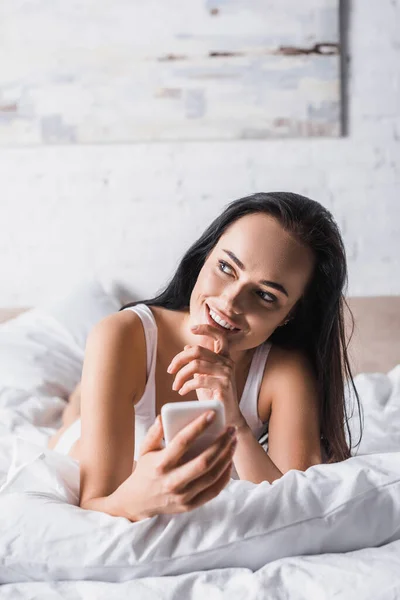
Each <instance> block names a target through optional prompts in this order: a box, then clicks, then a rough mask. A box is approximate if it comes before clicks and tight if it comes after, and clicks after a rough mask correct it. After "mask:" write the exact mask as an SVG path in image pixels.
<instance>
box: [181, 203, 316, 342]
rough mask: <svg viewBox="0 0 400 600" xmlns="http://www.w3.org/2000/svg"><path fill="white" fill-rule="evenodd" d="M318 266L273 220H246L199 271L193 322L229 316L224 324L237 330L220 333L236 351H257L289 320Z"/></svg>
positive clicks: (260, 217) (192, 301) (224, 238)
mask: <svg viewBox="0 0 400 600" xmlns="http://www.w3.org/2000/svg"><path fill="white" fill-rule="evenodd" d="M314 264H315V258H314V255H313V253H312V251H311V250H310V249H309V248H307V247H305V246H303V245H301V244H300V243H299V242H298V241H296V240H295V239H294V238H293V237H292V236H291V235H289V234H288V233H286V232H285V231H284V230H283V229H282V227H281V225H280V224H279V222H278V221H277V220H275V219H274V218H273V217H270V216H269V215H266V214H260V213H255V214H251V215H246V216H245V217H241V218H240V219H238V220H237V221H235V222H234V223H232V225H230V227H229V228H228V229H227V230H226V231H225V233H224V234H223V235H222V236H221V238H220V239H219V241H218V243H217V245H216V246H215V247H214V249H213V250H212V252H211V253H210V254H209V256H208V258H207V259H206V261H205V263H204V265H203V268H202V269H201V271H200V273H199V276H198V278H197V281H196V285H195V286H194V288H193V291H192V295H191V298H190V321H191V324H200V323H210V322H211V323H214V321H210V319H211V318H212V316H215V314H217V315H219V317H220V318H222V319H224V317H225V319H224V320H225V325H226V323H227V322H228V323H230V325H231V327H232V326H233V325H234V326H235V330H228V329H226V328H223V329H221V331H224V332H226V335H227V338H228V340H229V342H230V347H231V348H232V350H246V349H249V348H254V347H256V346H258V345H259V344H261V343H263V342H264V341H265V340H267V339H268V338H269V337H270V335H271V334H272V333H273V331H274V330H275V329H276V328H277V327H278V326H279V325H281V324H282V323H283V322H284V321H285V319H286V318H287V317H289V316H290V315H289V313H290V311H291V309H292V308H294V306H295V304H296V302H297V301H298V300H299V299H300V297H301V296H302V294H303V292H304V290H305V287H306V285H307V283H308V281H309V280H310V278H311V276H312V273H313V268H314ZM210 309H211V314H210ZM222 325H224V323H223V324H222ZM216 326H217V325H216ZM217 327H218V326H217ZM219 327H221V325H219Z"/></svg>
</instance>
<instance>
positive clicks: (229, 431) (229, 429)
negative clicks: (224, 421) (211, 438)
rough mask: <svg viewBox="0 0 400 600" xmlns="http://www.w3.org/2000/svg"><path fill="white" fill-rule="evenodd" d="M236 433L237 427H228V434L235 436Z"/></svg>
mask: <svg viewBox="0 0 400 600" xmlns="http://www.w3.org/2000/svg"><path fill="white" fill-rule="evenodd" d="M235 433H236V427H228V434H229V435H230V436H232V437H233V436H234V435H235Z"/></svg>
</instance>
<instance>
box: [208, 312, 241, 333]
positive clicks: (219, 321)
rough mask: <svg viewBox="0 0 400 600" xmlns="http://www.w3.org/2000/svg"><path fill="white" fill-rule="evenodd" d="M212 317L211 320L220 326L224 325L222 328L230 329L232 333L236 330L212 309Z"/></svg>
mask: <svg viewBox="0 0 400 600" xmlns="http://www.w3.org/2000/svg"><path fill="white" fill-rule="evenodd" d="M210 315H211V318H212V319H213V320H214V321H216V322H217V323H218V324H219V325H222V327H225V329H230V330H231V331H232V329H235V328H234V327H232V326H231V325H229V323H227V322H226V321H224V320H223V319H221V317H219V316H218V315H217V314H216V313H215V312H214V311H212V310H211V309H210Z"/></svg>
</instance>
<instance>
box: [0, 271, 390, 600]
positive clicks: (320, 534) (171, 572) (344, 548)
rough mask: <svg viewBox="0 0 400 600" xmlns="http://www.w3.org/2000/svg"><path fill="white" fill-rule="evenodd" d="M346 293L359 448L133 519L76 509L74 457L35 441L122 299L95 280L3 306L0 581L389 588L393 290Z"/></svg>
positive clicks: (53, 422)
mask: <svg viewBox="0 0 400 600" xmlns="http://www.w3.org/2000/svg"><path fill="white" fill-rule="evenodd" d="M348 302H349V306H350V308H351V310H352V312H353V315H354V318H355V331H354V336H353V338H352V340H351V342H350V346H349V352H350V361H351V366H352V370H353V374H354V375H356V378H355V381H356V386H357V389H358V392H359V394H360V396H361V399H362V402H363V407H364V418H365V439H364V441H363V443H362V444H361V446H360V448H359V450H358V452H357V455H355V456H354V457H352V458H351V459H349V460H348V461H345V462H344V463H341V464H337V465H317V466H315V467H311V468H310V469H308V470H307V472H306V473H302V472H298V471H291V472H289V473H286V474H285V476H284V477H283V478H281V479H280V480H278V481H277V482H274V483H273V484H268V483H267V482H263V483H262V484H259V485H255V484H251V483H250V482H243V481H242V482H241V481H236V482H235V481H233V480H232V481H231V483H230V484H229V485H228V486H227V488H226V490H224V491H223V492H222V493H221V494H220V496H219V497H218V498H216V499H214V500H213V501H211V502H210V503H208V505H206V506H204V507H201V508H200V509H198V510H196V511H194V513H195V514H194V513H193V514H189V513H188V514H187V515H180V516H179V518H166V517H165V518H164V517H155V518H153V519H146V520H145V521H144V522H140V523H136V524H132V523H130V522H128V521H127V520H126V519H122V518H114V517H110V516H109V515H103V514H100V513H94V512H92V511H83V510H82V509H80V508H79V506H77V498H78V492H79V488H78V484H77V482H78V478H79V476H78V474H79V465H78V464H77V463H76V461H73V459H70V458H69V457H65V456H62V455H58V453H55V452H53V451H49V450H47V449H46V448H45V443H46V440H47V437H48V436H49V435H51V433H52V432H53V431H54V430H55V427H57V426H58V425H59V422H60V416H61V412H62V409H63V407H64V405H65V401H66V398H67V396H68V394H69V393H70V391H72V389H73V387H74V386H75V385H76V383H77V381H78V380H79V378H80V371H81V367H82V360H83V356H84V344H85V339H86V336H87V333H88V331H89V330H90V328H91V327H92V326H93V324H94V323H95V322H96V321H97V320H98V319H100V318H101V317H102V316H105V315H106V314H109V313H110V312H113V311H114V310H117V309H118V307H119V305H120V303H119V301H118V299H117V298H114V297H111V296H110V295H109V294H107V293H106V292H105V291H104V290H103V289H102V287H101V285H100V284H98V282H92V283H90V284H88V285H87V286H83V287H82V286H81V287H80V288H79V289H76V290H74V291H73V292H71V293H69V294H65V295H63V294H62V293H61V294H60V296H59V298H58V299H57V300H56V301H53V302H49V303H47V304H46V305H45V306H42V307H39V308H38V309H33V310H29V309H27V308H15V309H12V308H11V309H10V308H4V309H2V310H0V322H1V323H2V325H0V530H1V532H2V535H1V536H0V584H1V588H0V597H1V598H2V599H3V598H5V599H8V598H10V599H15V598H46V600H49V599H52V598H67V599H76V598H96V599H100V598H116V599H119V598H121V599H122V598H124V599H125V598H128V597H132V598H140V599H144V600H146V599H150V598H151V599H153V598H154V599H155V598H157V599H158V598H172V599H178V598H179V599H182V598H201V599H203V598H204V597H205V596H206V595H209V596H210V597H211V598H225V597H226V598H228V597H229V598H243V597H246V598H247V599H248V600H250V599H253V598H254V599H255V598H268V599H276V600H280V599H282V600H283V599H286V598H290V599H291V600H297V599H299V600H300V599H307V600H311V599H313V598H316V599H318V600H320V599H321V600H322V599H324V598H349V599H350V598H351V599H353V598H357V600H362V599H364V598H365V599H367V598H381V599H386V598H387V599H389V598H400V297H371V298H350V299H348ZM350 325H351V323H350V319H349V318H347V317H346V331H347V336H349V332H350V328H351V327H350ZM353 425H354V428H355V429H356V427H357V425H356V419H354V423H353Z"/></svg>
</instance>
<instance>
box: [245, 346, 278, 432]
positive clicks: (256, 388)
mask: <svg viewBox="0 0 400 600" xmlns="http://www.w3.org/2000/svg"><path fill="white" fill-rule="evenodd" d="M271 347H272V344H271V342H268V341H267V342H264V343H263V344H260V346H258V348H257V349H256V351H255V352H254V355H253V359H252V361H251V365H250V370H249V374H248V376H247V380H246V384H245V387H244V390H243V394H242V397H241V399H240V404H239V406H240V411H241V413H242V414H243V416H244V417H245V419H246V421H247V423H248V425H249V426H250V428H251V429H252V430H253V432H256V431H257V432H258V431H259V430H260V428H262V425H263V424H262V422H261V421H260V419H259V417H258V395H259V392H260V387H261V382H262V378H263V375H264V369H265V364H266V362H267V358H268V354H269V351H270V349H271Z"/></svg>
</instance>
